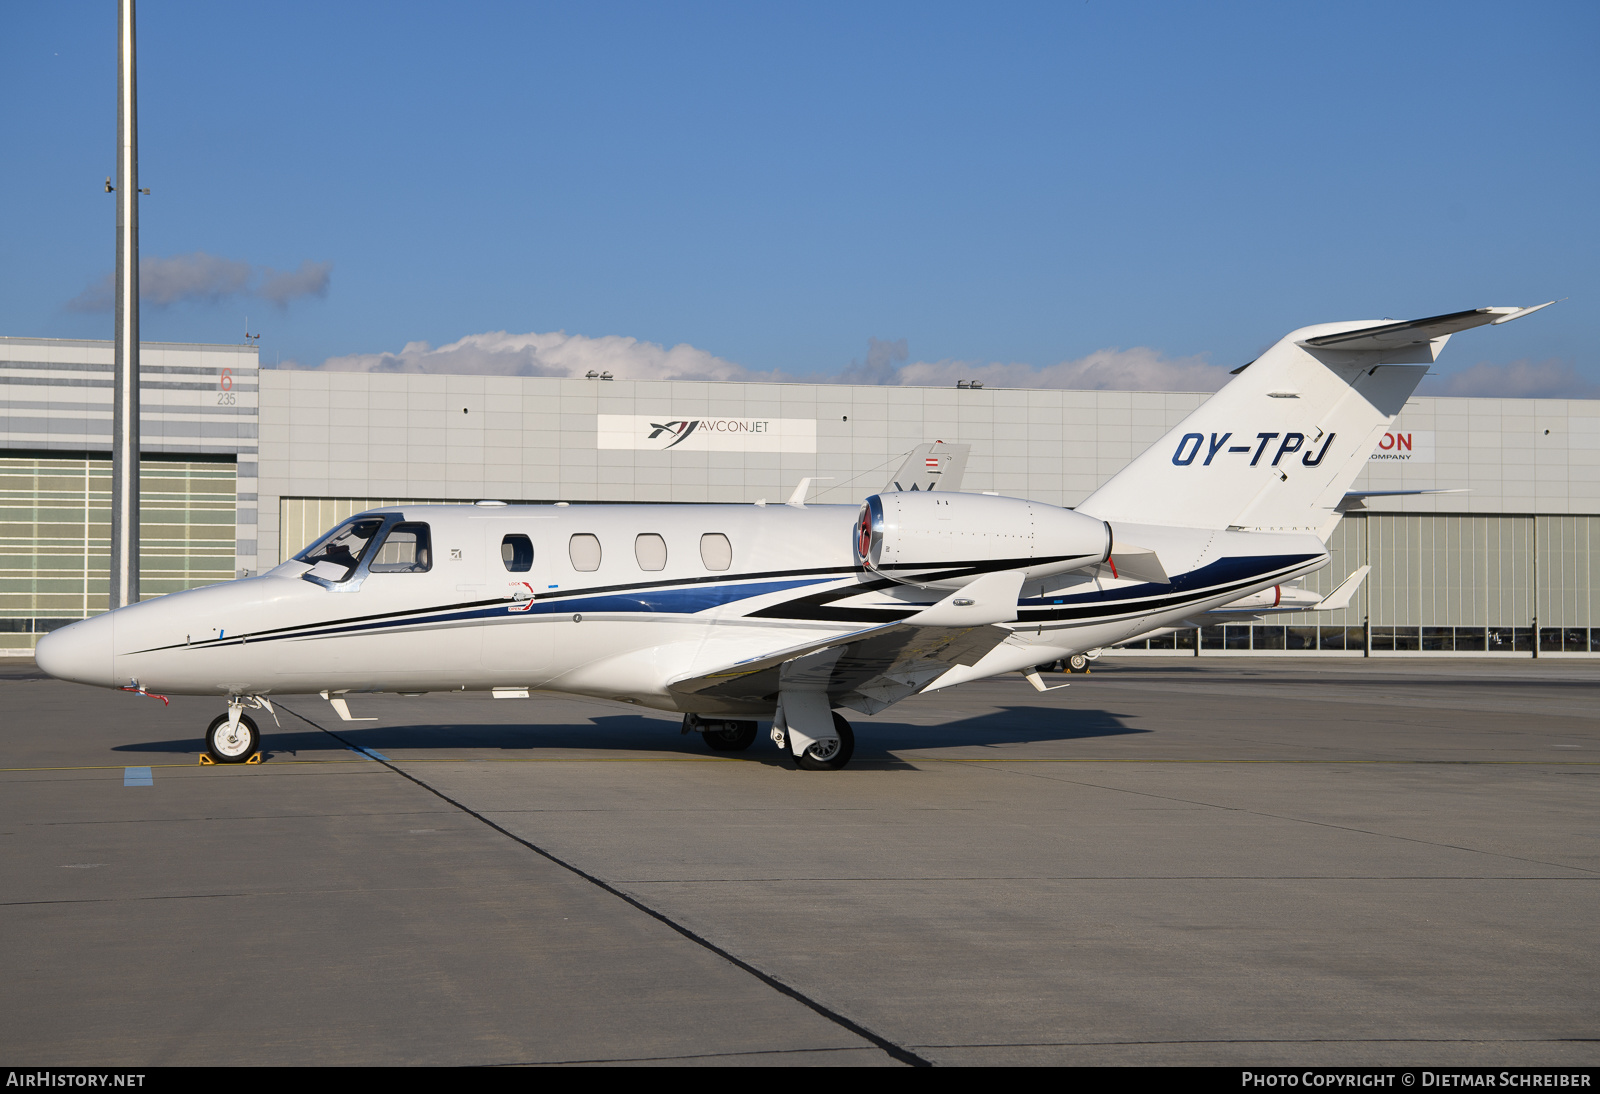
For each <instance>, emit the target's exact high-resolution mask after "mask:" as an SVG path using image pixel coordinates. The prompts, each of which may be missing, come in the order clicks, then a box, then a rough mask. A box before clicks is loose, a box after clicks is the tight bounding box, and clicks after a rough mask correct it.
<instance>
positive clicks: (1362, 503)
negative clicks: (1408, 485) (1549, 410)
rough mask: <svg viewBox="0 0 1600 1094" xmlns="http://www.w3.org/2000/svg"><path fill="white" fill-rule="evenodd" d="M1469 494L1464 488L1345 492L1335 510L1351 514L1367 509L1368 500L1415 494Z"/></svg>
mask: <svg viewBox="0 0 1600 1094" xmlns="http://www.w3.org/2000/svg"><path fill="white" fill-rule="evenodd" d="M1466 493H1470V491H1468V490H1467V488H1466V487H1464V486H1456V487H1451V488H1450V489H1446V490H1347V491H1345V495H1344V500H1343V501H1341V502H1340V503H1339V504H1338V506H1337V508H1338V510H1339V512H1341V513H1351V512H1355V511H1356V510H1358V509H1365V508H1366V507H1367V504H1366V503H1367V499H1368V498H1401V497H1408V496H1411V495H1416V494H1466Z"/></svg>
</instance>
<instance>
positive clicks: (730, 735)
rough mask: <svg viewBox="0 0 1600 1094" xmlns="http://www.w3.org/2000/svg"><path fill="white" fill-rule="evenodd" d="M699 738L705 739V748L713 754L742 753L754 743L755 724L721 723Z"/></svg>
mask: <svg viewBox="0 0 1600 1094" xmlns="http://www.w3.org/2000/svg"><path fill="white" fill-rule="evenodd" d="M700 736H702V737H704V738H705V739H706V747H707V748H709V749H711V751H713V752H743V751H744V750H745V749H747V748H749V747H750V746H751V745H753V744H755V743H756V724H755V723H754V722H723V723H722V724H721V725H720V726H718V727H717V728H715V729H708V730H706V731H705V732H703V733H702V734H700Z"/></svg>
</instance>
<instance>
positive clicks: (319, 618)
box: [37, 308, 1530, 768]
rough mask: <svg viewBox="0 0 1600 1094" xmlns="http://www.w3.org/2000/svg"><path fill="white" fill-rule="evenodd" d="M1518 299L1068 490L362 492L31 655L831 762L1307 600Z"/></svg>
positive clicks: (1236, 389) (132, 683)
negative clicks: (1452, 360)
mask: <svg viewBox="0 0 1600 1094" xmlns="http://www.w3.org/2000/svg"><path fill="white" fill-rule="evenodd" d="M1528 310H1530V309H1524V310H1519V309H1510V308H1498V309H1479V310H1478V311H1474V312H1460V313H1455V314H1453V315H1448V316H1438V317H1434V318H1432V319H1426V320H1416V321H1412V322H1408V323H1328V324H1321V325H1319V326H1314V327H1307V328H1303V329H1301V330H1297V331H1295V332H1293V333H1291V334H1289V335H1288V336H1286V337H1285V338H1284V339H1282V340H1281V341H1280V342H1278V343H1277V344H1276V345H1275V346H1273V347H1272V349H1270V350H1268V351H1267V352H1266V353H1265V354H1263V355H1262V356H1261V357H1260V358H1259V359H1257V360H1256V361H1254V362H1252V363H1251V364H1250V365H1248V366H1246V368H1245V369H1243V370H1242V373H1241V375H1239V377H1238V378H1237V379H1235V380H1234V381H1233V382H1232V383H1230V384H1228V385H1227V386H1226V387H1224V388H1223V389H1222V390H1221V391H1220V392H1218V393H1217V394H1216V395H1215V396H1213V397H1212V398H1211V399H1209V400H1208V401H1207V402H1206V403H1205V404H1203V405H1202V406H1201V407H1200V408H1199V409H1198V410H1196V411H1195V412H1194V413H1193V414H1191V415H1190V416H1189V417H1188V418H1187V419H1185V420H1184V421H1183V422H1182V423H1181V424H1180V425H1178V426H1177V427H1176V428H1175V429H1173V430H1172V431H1171V432H1170V433H1169V434H1168V435H1167V436H1166V437H1164V438H1162V439H1161V440H1160V441H1158V442H1157V443H1156V444H1155V445H1153V446H1152V447H1151V448H1150V449H1149V450H1148V451H1146V452H1145V453H1144V454H1142V455H1140V456H1139V457H1138V458H1136V459H1135V460H1134V461H1133V462H1132V463H1131V464H1130V465H1129V466H1128V467H1127V468H1126V469H1125V470H1123V471H1122V472H1121V473H1119V474H1118V475H1116V476H1114V477H1113V478H1112V479H1111V480H1110V481H1109V482H1107V483H1106V484H1105V485H1104V486H1103V487H1101V488H1100V489H1099V490H1097V491H1096V492H1095V493H1094V494H1093V495H1091V496H1090V497H1089V498H1088V499H1087V500H1086V501H1085V502H1084V503H1083V504H1082V505H1081V506H1079V507H1078V508H1077V509H1076V510H1068V509H1061V508H1058V507H1055V506H1050V505H1044V504H1041V503H1038V502H1031V501H1027V500H1024V499H1018V498H1004V497H997V496H993V495H984V494H966V493H959V492H955V491H951V490H947V489H945V487H947V486H949V485H953V484H954V481H955V480H958V477H959V467H960V465H959V463H957V464H950V463H948V462H946V463H943V464H941V465H939V466H942V467H944V468H946V469H948V470H950V471H953V472H954V473H953V474H951V475H950V476H949V479H948V480H946V481H939V482H936V481H935V479H934V478H933V477H932V475H933V473H934V472H936V471H937V470H939V467H936V466H935V464H936V463H937V462H938V461H939V460H941V459H943V460H948V458H949V457H948V454H946V455H944V456H938V455H936V454H934V453H933V452H932V451H931V450H930V451H929V452H927V453H921V454H920V458H922V459H923V460H924V463H925V470H926V471H927V473H928V475H929V477H928V479H927V481H926V482H925V483H924V484H923V489H920V490H910V489H891V490H886V491H884V492H883V493H880V494H877V495H874V496H872V497H870V498H868V499H867V500H866V503H865V504H864V505H861V506H859V507H858V506H854V505H849V506H841V505H806V504H805V502H804V497H803V492H797V493H800V494H801V495H802V496H799V497H798V500H795V499H791V503H790V504H788V505H765V504H759V503H758V504H757V505H682V506H661V505H562V504H557V505H538V506H507V505H503V504H500V503H480V504H479V505H476V506H400V507H391V508H384V509H376V510H371V511H369V512H367V513H362V514H358V515H357V516H355V517H352V518H351V519H350V520H348V521H346V522H344V523H343V524H342V525H340V527H339V528H338V529H335V530H334V531H333V532H332V533H330V535H329V536H328V537H324V540H322V541H319V543H318V544H313V545H312V546H311V547H309V548H307V549H306V550H305V551H303V552H301V554H300V555H299V556H297V557H296V558H295V559H293V560H291V561H288V562H285V563H283V564H282V565H281V566H278V567H277V568H276V569H274V570H271V571H269V572H268V573H265V574H262V575H261V576H259V577H255V578H249V579H245V580H240V581H234V582H229V583H227V584H224V585H213V586H209V587H206V588H201V589H193V590H189V591H187V592H181V593H174V594H172V595H169V596H164V597H160V598H157V599H155V600H150V601H146V602H144V603H141V604H137V605H132V606H129V607H126V608H121V609H118V610H116V611H112V612H108V613H106V614H105V615H101V616H97V617H95V618H93V619H88V620H84V621H82V622H79V623H74V624H72V625H71V626H68V627H65V628H62V629H61V630H58V631H55V632H53V633H51V634H49V635H46V636H45V637H44V638H42V639H41V640H40V642H39V646H38V650H37V657H38V663H39V666H40V667H41V668H42V669H44V670H45V671H46V672H48V673H50V674H51V675H53V676H56V677H59V678H61V679H64V680H73V681H77V682H80V683H85V684H92V685H96V686H100V687H114V688H124V689H130V690H141V691H150V692H153V693H169V694H170V693H181V694H193V695H216V696H218V697H219V698H220V699H223V700H225V701H226V702H227V704H228V711H227V714H225V715H222V716H219V718H218V719H217V721H216V722H215V723H213V725H212V727H211V730H210V735H209V737H208V746H209V750H210V753H211V755H212V756H213V758H214V759H216V760H217V761H218V762H243V761H245V760H246V759H248V758H249V756H250V755H251V754H252V753H253V752H254V749H255V746H256V744H257V742H258V740H259V736H258V734H257V731H256V729H255V727H254V724H253V722H252V721H251V720H250V719H249V718H248V716H246V715H245V714H244V708H245V707H246V706H267V707H269V708H270V704H271V701H272V699H273V698H274V697H277V696H281V695H295V694H319V693H320V694H321V695H323V696H324V697H325V698H327V699H329V700H330V702H332V703H333V704H334V706H335V709H336V710H338V712H339V713H340V715H341V716H342V717H346V718H349V717H352V716H351V715H350V713H349V710H348V705H347V703H348V700H347V699H346V698H345V696H346V695H348V694H349V693H352V692H375V691H389V692H404V693H416V692H427V691H457V690H482V691H489V692H491V693H493V694H496V695H520V694H526V693H527V692H528V691H529V690H532V689H538V690H545V691H556V692H564V693H568V694H577V695H586V696H593V697H596V698H601V699H612V700H617V701H620V702H623V703H630V704H636V705H640V706H647V707H651V708H654V709H657V710H665V711H673V712H679V713H683V714H684V715H685V719H686V723H685V725H686V728H694V729H699V730H701V731H703V732H704V733H705V735H706V740H707V743H708V744H709V745H710V746H711V747H713V748H720V749H737V748H743V747H747V746H748V745H749V744H750V742H751V741H752V740H753V739H754V726H753V724H752V723H751V721H750V720H752V719H766V720H771V721H772V722H773V736H774V739H775V740H777V741H778V742H779V744H780V746H782V747H784V748H785V749H786V750H787V751H789V752H790V753H791V754H792V755H793V756H794V757H795V759H796V760H797V762H798V763H799V764H800V765H801V766H803V767H813V768H837V767H842V766H843V765H844V764H845V763H846V762H848V760H849V757H850V752H851V748H852V742H853V733H852V732H851V730H850V728H849V725H848V723H847V722H845V721H844V720H843V719H842V718H840V717H839V716H838V715H837V714H835V713H834V711H836V710H837V709H838V708H841V707H842V708H846V709H852V710H858V711H862V712H865V713H874V712H876V711H879V710H882V709H884V708H885V707H887V706H889V705H891V704H892V703H895V702H898V701H899V700H900V699H903V698H905V697H906V696H908V695H912V694H915V693H917V692H920V691H928V690H933V689H937V688H944V687H950V686H952V685H955V684H959V683H962V682H965V681H967V680H975V679H981V678H983V677H987V676H993V675H997V674H1000V673H1005V672H1012V671H1018V670H1022V671H1024V672H1025V673H1026V672H1030V671H1032V669H1033V667H1034V666H1036V665H1039V664H1042V663H1044V662H1049V661H1054V660H1058V659H1062V658H1066V657H1070V656H1071V655H1073V654H1075V653H1078V652H1080V651H1084V650H1092V649H1096V648H1098V647H1103V646H1109V645H1113V644H1115V643H1117V642H1122V641H1127V640H1129V639H1131V638H1134V637H1137V636H1140V635H1144V634H1148V633H1152V632H1160V631H1161V630H1163V629H1170V628H1172V627H1175V626H1179V625H1186V624H1184V621H1185V620H1191V619H1193V618H1195V617H1197V616H1199V615H1200V614H1202V613H1206V612H1211V611H1215V610H1219V609H1230V610H1238V611H1245V612H1249V611H1259V610H1263V609H1269V610H1276V611H1282V610H1289V609H1292V608H1298V609H1313V610H1314V609H1316V608H1317V607H1318V605H1319V603H1320V602H1321V601H1320V599H1319V598H1314V597H1312V596H1310V595H1309V594H1303V593H1302V592H1301V591H1300V590H1294V589H1292V588H1291V589H1290V590H1288V594H1289V595H1288V597H1287V599H1286V598H1285V592H1286V590H1285V589H1284V586H1285V585H1286V584H1287V583H1290V582H1292V581H1294V580H1295V579H1296V578H1299V577H1301V576H1304V575H1305V574H1308V573H1311V572H1312V571H1314V570H1317V569H1319V568H1321V567H1322V566H1324V565H1326V564H1327V561H1328V553H1327V550H1326V547H1325V541H1326V539H1327V536H1328V535H1329V534H1330V533H1331V531H1332V529H1333V527H1334V525H1335V524H1336V523H1337V522H1338V519H1339V517H1340V515H1341V513H1342V512H1343V511H1344V509H1345V508H1347V507H1348V506H1347V504H1346V495H1347V493H1348V491H1349V489H1350V486H1351V484H1352V482H1353V481H1354V480H1355V477H1356V476H1357V475H1358V474H1359V473H1360V472H1361V470H1362V469H1363V468H1364V466H1365V464H1366V462H1367V458H1368V456H1369V455H1370V454H1371V452H1372V451H1373V446H1374V445H1375V444H1376V443H1377V441H1378V440H1379V439H1380V438H1381V437H1382V436H1383V435H1384V433H1385V432H1386V431H1387V430H1388V428H1389V426H1390V425H1391V423H1392V421H1393V419H1394V415H1395V414H1396V413H1397V412H1398V411H1399V410H1400V408H1401V407H1402V406H1403V405H1404V404H1405V401H1406V399H1407V398H1408V397H1409V396H1410V394H1411V392H1412V391H1413V390H1414V389H1415V387H1416V385H1417V383H1418V381H1420V379H1421V378H1422V375H1423V374H1424V373H1425V372H1426V371H1427V367H1426V362H1428V361H1432V360H1433V359H1434V358H1435V357H1436V356H1437V353H1438V351H1439V350H1440V349H1441V348H1442V347H1443V345H1444V342H1445V341H1446V339H1448V337H1449V336H1450V334H1451V333H1453V332H1456V331H1460V330H1464V329H1468V328H1470V327H1473V326H1478V325H1483V324H1487V323H1496V322H1504V321H1506V319H1508V318H1516V317H1517V315H1520V314H1527V311H1528ZM647 424H648V423H647ZM710 432H712V431H708V434H709V433H710ZM774 435H775V436H776V435H777V434H776V431H775V433H774ZM941 451H942V450H941ZM959 459H960V462H963V463H964V460H965V453H964V451H962V452H960V453H959ZM908 470H910V469H909V468H908V469H903V471H908ZM891 485H894V484H891ZM935 485H937V486H938V487H939V488H938V489H934V488H933V487H934V486H935ZM341 538H342V540H343V544H342V547H341V546H340V543H339V541H341ZM330 543H332V544H333V546H329V544H330ZM1347 584H1348V583H1347ZM1340 591H1341V592H1342V593H1344V595H1345V598H1346V599H1348V595H1349V591H1353V586H1351V587H1350V590H1348V591H1347V590H1345V589H1343V588H1341V590H1340ZM1269 601H1270V603H1269ZM1187 625H1193V624H1192V623H1189V624H1187Z"/></svg>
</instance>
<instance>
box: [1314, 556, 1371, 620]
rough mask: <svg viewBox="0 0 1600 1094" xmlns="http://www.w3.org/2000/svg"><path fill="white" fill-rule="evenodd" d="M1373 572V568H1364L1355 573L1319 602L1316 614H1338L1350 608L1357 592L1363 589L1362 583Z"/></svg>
mask: <svg viewBox="0 0 1600 1094" xmlns="http://www.w3.org/2000/svg"><path fill="white" fill-rule="evenodd" d="M1371 572H1372V567H1371V566H1362V567H1361V568H1360V569H1358V570H1357V571H1356V572H1355V573H1353V574H1351V575H1350V576H1349V577H1347V578H1345V579H1344V580H1343V581H1341V582H1340V583H1339V587H1338V588H1337V589H1335V590H1333V592H1331V593H1329V594H1328V595H1327V596H1325V597H1323V598H1322V599H1321V600H1319V601H1318V602H1317V605H1316V607H1314V608H1312V609H1311V610H1312V611H1314V612H1337V611H1342V610H1343V609H1345V608H1348V607H1349V606H1350V599H1351V597H1353V596H1355V595H1356V590H1357V589H1359V588H1361V583H1362V582H1363V581H1365V580H1366V579H1367V575H1368V574H1370V573H1371Z"/></svg>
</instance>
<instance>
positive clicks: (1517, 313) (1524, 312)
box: [1489, 300, 1557, 327]
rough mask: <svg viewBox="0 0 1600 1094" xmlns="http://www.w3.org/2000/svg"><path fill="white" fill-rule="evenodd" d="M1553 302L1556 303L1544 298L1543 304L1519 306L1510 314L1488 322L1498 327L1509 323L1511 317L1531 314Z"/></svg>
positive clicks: (1519, 317) (1516, 317)
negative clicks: (1527, 306) (1519, 307)
mask: <svg viewBox="0 0 1600 1094" xmlns="http://www.w3.org/2000/svg"><path fill="white" fill-rule="evenodd" d="M1554 303H1557V301H1554V300H1546V301H1545V302H1544V303H1543V304H1535V305H1534V306H1533V307H1531V308H1521V309H1519V310H1517V311H1514V312H1512V313H1511V314H1510V315H1502V316H1501V317H1500V318H1499V319H1496V320H1495V321H1494V322H1492V323H1490V324H1489V325H1490V326H1491V327H1498V326H1499V325H1500V324H1501V323H1509V322H1511V321H1512V320H1513V319H1521V318H1522V317H1523V316H1524V315H1532V314H1533V313H1534V312H1536V311H1539V310H1541V309H1543V308H1548V307H1549V306H1550V305H1551V304H1554Z"/></svg>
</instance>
